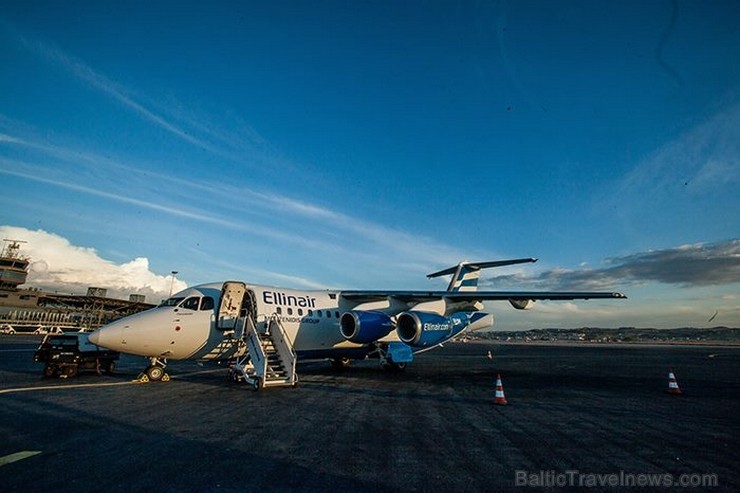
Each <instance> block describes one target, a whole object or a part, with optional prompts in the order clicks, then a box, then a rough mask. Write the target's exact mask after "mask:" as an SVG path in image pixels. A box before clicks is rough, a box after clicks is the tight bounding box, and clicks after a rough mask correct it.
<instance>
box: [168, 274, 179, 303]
mask: <svg viewBox="0 0 740 493" xmlns="http://www.w3.org/2000/svg"><path fill="white" fill-rule="evenodd" d="M171 274H172V279H171V280H170V295H169V296H168V298H171V297H172V288H173V287H174V285H175V276H176V275H177V271H176V270H173V271H172V273H171Z"/></svg>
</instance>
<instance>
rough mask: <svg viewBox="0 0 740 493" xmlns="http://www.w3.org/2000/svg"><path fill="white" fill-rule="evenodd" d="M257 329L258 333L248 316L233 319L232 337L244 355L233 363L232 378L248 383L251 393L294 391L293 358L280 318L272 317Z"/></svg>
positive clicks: (294, 361) (295, 380)
mask: <svg viewBox="0 0 740 493" xmlns="http://www.w3.org/2000/svg"><path fill="white" fill-rule="evenodd" d="M260 325H261V326H262V328H261V329H258V327H257V325H256V324H255V322H254V320H253V319H252V317H249V316H240V317H239V318H238V319H237V321H236V325H235V327H234V337H235V338H238V339H241V340H243V341H244V343H245V344H246V348H247V351H246V353H245V354H244V355H243V356H241V357H240V358H237V360H236V361H235V362H234V365H233V367H232V369H231V372H232V378H233V379H234V380H238V381H245V382H247V383H249V384H250V385H252V387H253V388H254V390H260V389H262V388H266V387H295V386H296V385H297V383H298V376H297V375H296V371H295V370H296V354H295V350H294V349H293V344H292V342H291V340H290V339H289V338H288V335H287V333H286V332H285V328H284V327H283V324H282V323H281V322H280V318H279V317H278V315H277V314H273V315H272V316H270V317H269V318H268V319H267V320H266V321H265V322H264V323H261V324H260Z"/></svg>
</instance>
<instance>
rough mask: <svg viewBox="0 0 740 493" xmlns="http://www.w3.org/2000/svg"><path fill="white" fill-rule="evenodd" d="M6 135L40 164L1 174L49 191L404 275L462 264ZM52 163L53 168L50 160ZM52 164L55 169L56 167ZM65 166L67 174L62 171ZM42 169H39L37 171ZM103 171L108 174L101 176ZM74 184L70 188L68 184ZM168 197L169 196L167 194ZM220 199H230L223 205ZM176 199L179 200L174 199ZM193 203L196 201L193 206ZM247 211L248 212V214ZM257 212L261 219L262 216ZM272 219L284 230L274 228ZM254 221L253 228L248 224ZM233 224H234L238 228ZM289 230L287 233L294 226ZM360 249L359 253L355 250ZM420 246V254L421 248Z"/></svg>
mask: <svg viewBox="0 0 740 493" xmlns="http://www.w3.org/2000/svg"><path fill="white" fill-rule="evenodd" d="M3 126H4V127H5V130H6V133H3V134H0V135H3V136H4V139H3V140H2V141H0V144H4V145H6V146H15V147H23V148H26V149H29V150H31V151H33V152H34V153H35V154H36V155H38V156H39V158H38V159H33V160H30V159H28V158H26V159H25V160H11V159H6V158H0V173H4V174H7V175H10V176H16V177H20V178H24V179H26V180H31V181H35V182H37V183H42V184H44V185H47V186H52V187H59V188H64V189H67V190H72V191H75V192H78V193H85V194H88V195H91V196H96V197H101V198H105V199H108V200H113V201H117V202H120V203H125V204H129V205H133V206H136V207H141V208H145V209H148V210H152V211H156V212H159V213H163V214H167V215H171V216H176V217H180V218H185V219H189V220H193V221H197V222H200V223H206V224H210V225H212V226H215V227H218V228H223V229H229V230H237V231H242V232H248V233H249V234H250V235H257V236H261V237H264V238H268V239H271V240H275V241H279V242H283V243H288V244H293V245H298V246H301V247H303V248H310V249H314V250H318V251H322V252H334V253H342V254H343V255H346V256H354V257H363V258H365V259H366V260H370V258H371V257H378V259H377V260H380V259H382V260H383V261H387V260H388V259H389V258H395V259H397V262H401V263H402V264H403V266H404V267H405V268H410V267H413V268H414V269H416V270H426V269H428V268H430V266H431V267H432V268H436V267H438V266H440V265H442V264H446V263H454V262H457V261H459V260H461V259H462V258H463V253H462V252H460V251H459V250H458V249H457V248H455V247H453V246H450V245H446V244H444V243H440V242H438V241H435V240H433V239H431V238H426V237H423V236H419V235H414V234H411V233H408V232H406V231H401V230H396V229H393V228H388V227H386V226H383V225H380V224H377V223H374V222H371V221H367V220H364V219H361V218H357V217H353V216H350V215H347V214H345V213H343V212H339V211H336V210H332V209H329V208H326V207H324V206H320V205H317V204H313V203H310V202H307V201H303V200H298V199H295V198H292V197H289V196H287V195H285V194H280V193H276V192H274V191H270V190H268V189H266V188H263V189H260V190H255V189H251V188H249V187H247V186H244V185H234V184H232V183H223V182H213V181H205V180H191V179H184V178H181V177H178V176H175V175H171V174H165V173H162V172H157V171H150V170H143V169H141V168H138V167H136V166H132V165H131V164H124V163H122V162H120V161H118V160H117V159H115V158H111V157H109V156H101V155H99V154H97V153H94V152H90V151H88V150H85V149H78V148H74V149H73V148H68V147H65V146H63V145H59V144H56V143H51V142H48V141H47V140H45V139H41V138H39V137H37V136H33V135H11V134H10V133H8V132H9V130H11V128H10V127H12V125H10V124H8V122H7V121H6V122H5V124H4V125H3ZM49 158H51V161H50V160H49ZM55 160H56V161H57V162H54V161H55ZM58 161H64V162H65V163H67V164H68V165H69V168H66V167H64V166H59V164H60V163H59V162H58ZM39 163H44V164H39ZM101 165H102V166H103V167H104V168H105V173H104V174H100V173H99V170H100V169H101ZM81 169H86V170H87V173H88V174H89V176H88V178H89V179H90V180H93V179H94V183H93V182H90V183H83V182H82V179H83V177H82V175H81V174H80V173H79V171H80V170H81ZM72 176H74V177H75V181H71V179H70V178H71V177H72ZM121 182H126V183H128V185H129V186H128V187H127V193H126V194H122V193H120V191H119V190H120V187H119V185H118V184H119V183H121ZM168 190H171V191H173V192H171V193H170V192H168ZM224 196H228V197H231V199H230V200H229V201H223V200H222V198H223V197H224ZM178 197H179V198H178ZM196 198H197V199H196ZM198 201H205V202H211V203H219V204H221V205H220V207H221V209H222V210H223V211H228V210H230V211H233V212H234V213H236V214H233V213H218V212H216V211H212V212H210V213H208V214H206V213H203V212H202V211H200V210H199V209H198V208H197V206H196V203H197V202H198ZM245 211H248V212H245ZM260 211H262V212H261V213H260ZM276 211H277V212H278V213H279V214H278V216H280V218H281V220H282V221H283V222H284V224H287V225H288V226H289V227H288V228H287V229H286V228H285V226H283V227H280V226H276V225H274V218H275V217H276ZM247 216H252V217H253V219H255V220H253V221H249V220H247ZM235 217H238V220H235ZM291 225H292V226H291ZM317 227H318V228H321V229H322V230H323V231H325V232H326V234H324V235H314V234H312V235H307V234H305V230H306V229H307V228H308V229H309V230H311V229H313V230H316V228H317ZM358 245H361V246H362V248H361V249H360V248H358ZM420 246H423V248H420Z"/></svg>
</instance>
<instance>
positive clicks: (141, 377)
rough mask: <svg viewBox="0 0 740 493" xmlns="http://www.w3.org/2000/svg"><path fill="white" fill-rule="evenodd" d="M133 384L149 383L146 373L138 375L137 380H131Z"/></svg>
mask: <svg viewBox="0 0 740 493" xmlns="http://www.w3.org/2000/svg"><path fill="white" fill-rule="evenodd" d="M133 382H134V383H149V377H148V376H147V374H146V373H140V374H139V376H138V377H137V378H135V379H134V380H133Z"/></svg>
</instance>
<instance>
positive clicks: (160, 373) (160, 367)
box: [136, 357, 170, 383]
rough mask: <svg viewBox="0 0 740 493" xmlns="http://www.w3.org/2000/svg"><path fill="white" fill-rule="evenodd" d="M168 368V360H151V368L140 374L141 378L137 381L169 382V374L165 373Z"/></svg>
mask: <svg viewBox="0 0 740 493" xmlns="http://www.w3.org/2000/svg"><path fill="white" fill-rule="evenodd" d="M166 367H167V359H165V358H162V359H160V358H156V357H152V358H149V366H147V367H146V370H144V371H143V372H141V373H140V374H139V377H138V378H137V379H136V381H137V382H140V383H147V382H169V381H170V376H169V375H168V374H167V372H165V371H164V369H165V368H166Z"/></svg>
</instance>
